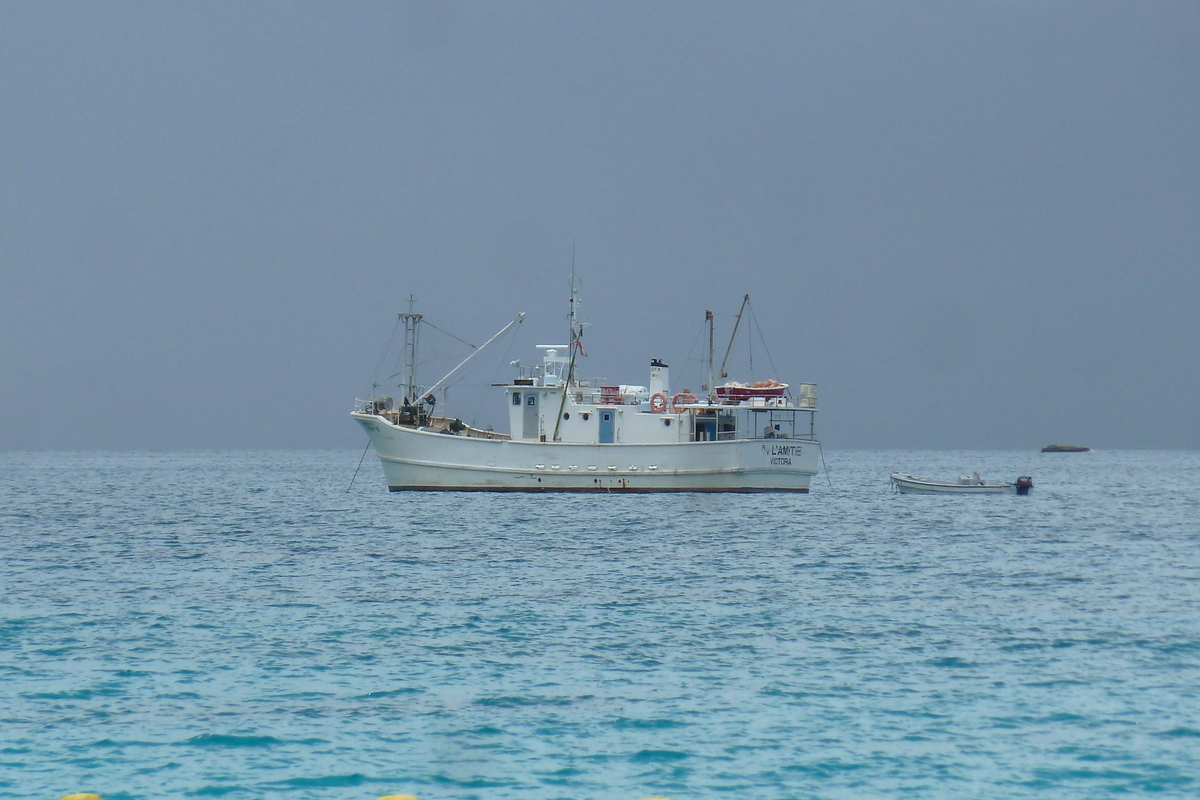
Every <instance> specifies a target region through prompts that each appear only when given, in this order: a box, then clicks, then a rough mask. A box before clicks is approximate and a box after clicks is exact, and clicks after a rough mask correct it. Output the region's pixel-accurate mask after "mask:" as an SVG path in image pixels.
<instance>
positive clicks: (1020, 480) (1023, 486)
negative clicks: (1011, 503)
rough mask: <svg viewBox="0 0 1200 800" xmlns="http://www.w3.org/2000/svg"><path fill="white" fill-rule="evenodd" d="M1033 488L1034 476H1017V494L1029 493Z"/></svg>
mask: <svg viewBox="0 0 1200 800" xmlns="http://www.w3.org/2000/svg"><path fill="white" fill-rule="evenodd" d="M1032 488H1033V478H1031V477H1029V476H1028V475H1019V476H1017V494H1029V490H1030V489H1032Z"/></svg>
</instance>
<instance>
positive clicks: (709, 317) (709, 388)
mask: <svg viewBox="0 0 1200 800" xmlns="http://www.w3.org/2000/svg"><path fill="white" fill-rule="evenodd" d="M704 321H705V322H707V323H708V383H706V384H704V391H706V392H708V402H709V403H712V400H713V391H714V390H713V312H711V311H705V312H704Z"/></svg>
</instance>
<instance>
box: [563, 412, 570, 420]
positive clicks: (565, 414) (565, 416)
mask: <svg viewBox="0 0 1200 800" xmlns="http://www.w3.org/2000/svg"><path fill="white" fill-rule="evenodd" d="M570 418H571V412H570V411H564V412H563V419H570Z"/></svg>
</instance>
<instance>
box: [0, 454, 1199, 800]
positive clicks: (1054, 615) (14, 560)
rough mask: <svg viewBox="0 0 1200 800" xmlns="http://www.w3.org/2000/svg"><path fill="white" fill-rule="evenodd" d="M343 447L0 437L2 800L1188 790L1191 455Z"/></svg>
mask: <svg viewBox="0 0 1200 800" xmlns="http://www.w3.org/2000/svg"><path fill="white" fill-rule="evenodd" d="M361 452H362V451H353V452H351V451H311V452H286V451H267V452H244V451H242V452H215V451H214V452H166V453H150V452H139V453H28V452H6V453H0V797H5V798H22V799H23V800H33V799H34V798H50V799H51V800H53V799H55V798H59V797H60V796H62V795H65V794H67V793H69V792H83V791H87V792H95V793H97V794H99V795H100V796H101V797H103V798H104V800H133V799H134V798H138V799H141V798H146V800H150V799H151V798H181V797H213V798H230V799H233V798H237V799H238V800H241V799H242V798H246V799H247V800H249V799H250V798H294V799H297V800H300V799H303V800H309V799H311V800H327V799H328V800H332V799H333V798H339V799H340V798H347V799H349V798H365V799H366V800H373V799H374V798H377V797H380V796H383V795H388V794H410V795H415V796H417V797H418V798H420V799H421V800H435V799H438V798H446V799H447V800H449V799H450V798H464V799H473V798H478V799H479V800H484V799H485V798H486V799H487V800H493V799H498V798H522V799H528V800H553V799H557V798H561V799H563V800H566V799H567V798H570V799H571V800H579V799H580V798H613V799H615V800H640V798H648V797H665V798H672V800H685V799H687V798H712V797H738V798H754V799H755V800H773V799H775V798H778V799H779V800H785V799H786V800H791V799H792V798H797V799H799V798H805V799H807V798H829V799H830V800H834V799H837V800H842V799H846V800H850V799H853V800H874V799H877V798H882V799H883V800H888V799H894V798H913V799H914V800H916V799H917V798H920V799H921V800H926V799H929V800H938V799H941V798H945V799H946V800H949V799H950V798H955V799H956V800H957V799H958V798H974V799H975V800H979V799H980V798H1038V799H1039V800H1042V799H1043V798H1101V797H1104V798H1107V797H1129V796H1142V795H1153V796H1156V797H1171V798H1194V797H1197V796H1200V453H1195V452H1135V451H1109V452H1105V451H1093V452H1090V453H1080V454H1040V453H1036V452H987V451H956V452H930V451H833V450H830V451H829V452H826V453H825V461H826V464H827V467H828V469H827V471H826V472H823V473H822V474H821V475H819V476H817V477H816V478H815V479H814V481H813V487H812V492H811V494H808V495H735V494H731V495H705V494H677V495H616V494H614V495H574V494H569V495H552V494H548V495H521V494H496V495H492V494H458V493H440V494H423V493H398V494H391V493H389V492H388V491H387V490H386V487H385V486H384V484H383V480H382V473H381V470H380V467H379V464H378V462H377V461H376V460H375V458H374V455H373V454H368V455H367V457H366V460H365V461H363V463H362V469H361V471H359V472H358V475H357V477H354V478H353V482H352V477H353V476H354V472H355V469H356V466H357V465H358V461H359V456H360V455H361ZM893 471H900V472H906V473H915V474H925V475H933V476H942V477H947V478H953V477H956V476H957V475H959V474H962V473H970V472H975V471H978V472H980V473H981V474H982V475H983V476H984V477H985V478H996V479H1006V480H1011V479H1013V478H1015V477H1016V476H1017V475H1018V474H1028V475H1031V476H1032V477H1033V480H1034V484H1035V488H1034V490H1033V492H1032V494H1031V495H1029V496H1028V497H1020V496H1015V495H998V496H941V497H929V496H916V495H899V494H894V493H893V492H892V491H891V489H890V486H889V481H888V476H889V474H890V473H891V472H893Z"/></svg>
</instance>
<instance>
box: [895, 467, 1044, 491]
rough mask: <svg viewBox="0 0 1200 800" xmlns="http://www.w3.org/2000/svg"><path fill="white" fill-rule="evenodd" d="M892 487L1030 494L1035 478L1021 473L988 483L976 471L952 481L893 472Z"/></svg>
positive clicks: (917, 489)
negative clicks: (1007, 480) (1012, 478)
mask: <svg viewBox="0 0 1200 800" xmlns="http://www.w3.org/2000/svg"><path fill="white" fill-rule="evenodd" d="M892 488H893V489H894V490H895V491H897V492H900V493H901V494H1029V490H1030V489H1032V488H1033V478H1031V477H1029V476H1028V475H1021V476H1020V477H1018V478H1017V479H1016V480H1015V481H1013V482H1012V483H988V482H987V481H985V480H984V479H983V478H981V477H979V473H978V472H976V473H974V474H973V475H960V476H959V477H958V480H957V481H955V482H953V483H950V482H947V481H938V480H934V479H933V478H919V477H917V476H915V475H901V474H900V473H899V472H893V473H892Z"/></svg>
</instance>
